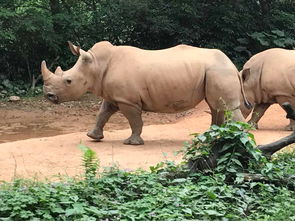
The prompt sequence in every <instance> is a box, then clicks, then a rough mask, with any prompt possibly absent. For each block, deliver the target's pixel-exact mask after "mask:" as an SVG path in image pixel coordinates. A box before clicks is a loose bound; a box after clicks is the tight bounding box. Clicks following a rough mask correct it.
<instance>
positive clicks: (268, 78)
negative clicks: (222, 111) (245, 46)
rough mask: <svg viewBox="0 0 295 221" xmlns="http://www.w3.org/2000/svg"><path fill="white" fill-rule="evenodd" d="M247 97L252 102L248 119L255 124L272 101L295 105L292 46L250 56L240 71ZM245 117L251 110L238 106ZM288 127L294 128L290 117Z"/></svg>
mask: <svg viewBox="0 0 295 221" xmlns="http://www.w3.org/2000/svg"><path fill="white" fill-rule="evenodd" d="M241 76H242V79H243V84H244V89H245V93H246V96H247V99H248V100H249V101H250V103H251V104H255V107H254V110H253V113H252V117H251V119H250V121H249V123H252V124H253V125H255V126H256V127H258V126H257V123H258V121H259V120H260V119H261V117H262V116H263V115H264V113H265V111H266V110H267V109H268V108H269V106H270V105H271V104H274V103H278V104H280V105H282V104H283V103H284V102H289V103H290V104H291V105H292V106H293V107H295V50H286V49H281V48H273V49H268V50H265V51H263V52H260V53H258V54H256V55H254V56H253V57H251V58H250V59H249V60H248V61H247V62H246V63H245V65H244V67H243V70H242V71H241ZM241 110H242V112H243V114H244V116H245V117H247V116H248V115H249V114H250V112H251V110H249V109H246V108H244V107H243V105H242V107H241ZM287 129H288V130H295V124H294V121H292V120H291V121H290V124H289V126H287Z"/></svg>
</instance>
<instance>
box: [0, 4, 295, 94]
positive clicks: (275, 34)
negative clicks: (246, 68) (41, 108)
mask: <svg viewBox="0 0 295 221" xmlns="http://www.w3.org/2000/svg"><path fill="white" fill-rule="evenodd" d="M294 24H295V7H294V1H277V0H270V1H263V0H259V1H256V0H239V1H234V0H229V1H220V0H213V1H210V2H208V1H205V0H200V1H192V0H184V1H177V0H172V1H168V0H151V1H146V0H125V1H122V0H103V1H101V0H91V1H90V0H84V1H77V0H63V1H58V0H38V1H33V0H22V1H20V0H1V2H0V54H1V56H0V67H1V69H0V83H1V81H2V80H5V79H8V80H10V81H11V82H14V83H16V82H18V81H20V80H22V81H24V82H25V83H29V84H31V82H33V80H34V79H35V78H36V77H37V76H38V75H39V73H40V63H41V61H42V60H43V59H46V60H47V62H48V64H49V66H51V67H52V68H53V69H54V68H55V67H56V66H57V65H61V66H62V67H63V68H64V69H67V68H69V67H70V66H71V65H72V64H73V62H74V60H75V59H76V58H75V57H74V56H72V55H71V53H70V52H69V50H68V48H67V44H66V42H67V41H68V40H70V41H73V42H74V43H76V44H80V45H81V47H82V48H84V49H89V48H90V47H91V46H92V45H93V44H94V43H95V42H98V41H101V40H109V41H110V42H112V43H114V44H129V45H134V46H138V47H142V48H148V49H159V48H166V47H171V46H174V45H176V44H180V43H185V44H190V45H194V46H199V47H208V48H219V49H221V50H222V51H224V52H225V53H226V54H227V55H228V56H229V57H230V58H231V59H232V60H233V61H234V62H235V63H236V64H237V65H239V66H240V65H242V64H243V63H244V62H245V61H246V60H247V59H248V58H249V56H251V55H253V54H255V53H257V52H260V51H261V50H264V49H267V48H271V47H284V48H292V47H294V39H295V25H294ZM53 71H54V70H53ZM21 90H22V89H21ZM9 95H12V94H10V92H9Z"/></svg>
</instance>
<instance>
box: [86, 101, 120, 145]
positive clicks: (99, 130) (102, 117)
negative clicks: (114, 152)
mask: <svg viewBox="0 0 295 221" xmlns="http://www.w3.org/2000/svg"><path fill="white" fill-rule="evenodd" d="M118 110H119V108H118V107H117V106H115V105H114V104H112V103H110V102H108V101H105V100H103V101H102V104H101V107H100V109H99V112H98V115H97V118H96V119H97V120H96V124H95V127H94V129H92V130H91V131H89V132H88V133H87V136H88V137H90V138H92V139H94V140H96V141H100V140H101V139H103V138H104V136H103V127H104V125H105V124H106V122H107V121H108V120H109V119H110V117H111V116H112V115H113V114H114V113H116V112H117V111H118Z"/></svg>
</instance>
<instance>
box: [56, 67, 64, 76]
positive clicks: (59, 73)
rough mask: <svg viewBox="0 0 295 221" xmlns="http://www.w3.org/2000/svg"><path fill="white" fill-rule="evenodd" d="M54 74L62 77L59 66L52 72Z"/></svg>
mask: <svg viewBox="0 0 295 221" xmlns="http://www.w3.org/2000/svg"><path fill="white" fill-rule="evenodd" d="M54 74H56V75H58V76H62V74H63V70H62V69H61V67H60V66H58V67H57V68H56V70H55V72H54Z"/></svg>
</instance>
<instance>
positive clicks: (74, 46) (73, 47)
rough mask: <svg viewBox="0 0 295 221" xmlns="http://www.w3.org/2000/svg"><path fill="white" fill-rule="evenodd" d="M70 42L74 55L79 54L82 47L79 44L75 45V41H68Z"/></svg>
mask: <svg viewBox="0 0 295 221" xmlns="http://www.w3.org/2000/svg"><path fill="white" fill-rule="evenodd" d="M68 44H69V48H70V50H71V52H72V53H73V55H76V56H79V55H80V49H81V48H80V47H79V46H76V45H73V43H72V42H70V41H68Z"/></svg>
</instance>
